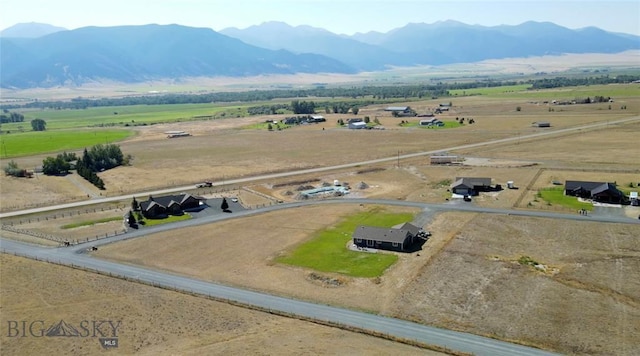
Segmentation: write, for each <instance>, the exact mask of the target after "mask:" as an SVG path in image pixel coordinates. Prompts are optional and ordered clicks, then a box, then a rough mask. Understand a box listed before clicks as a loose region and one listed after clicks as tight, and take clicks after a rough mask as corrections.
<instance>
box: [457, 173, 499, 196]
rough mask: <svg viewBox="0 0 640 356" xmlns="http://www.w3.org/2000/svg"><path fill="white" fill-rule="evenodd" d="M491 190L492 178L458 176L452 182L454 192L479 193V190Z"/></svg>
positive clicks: (464, 193)
mask: <svg viewBox="0 0 640 356" xmlns="http://www.w3.org/2000/svg"><path fill="white" fill-rule="evenodd" d="M489 190H491V178H477V177H456V180H455V182H453V184H451V191H452V192H453V194H460V195H478V193H479V192H486V191H489Z"/></svg>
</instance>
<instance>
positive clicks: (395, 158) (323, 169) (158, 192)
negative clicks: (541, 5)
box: [0, 116, 640, 219]
mask: <svg viewBox="0 0 640 356" xmlns="http://www.w3.org/2000/svg"><path fill="white" fill-rule="evenodd" d="M637 121H640V116H633V117H628V118H624V119H619V120H615V121H607V122H600V123H594V124H588V125H581V126H575V127H569V128H565V129H559V130H555V131H545V132H538V133H534V134H530V135H525V136H516V137H508V138H503V139H498V140H491V141H485V142H478V143H472V144H465V145H460V146H454V147H446V148H445V147H443V148H440V149H436V150H430V151H422V152H417V153H410V154H405V155H396V156H393V157H386V158H379V159H375V160H369V161H361V162H353V163H346V164H341V165H335V166H328V167H319V168H311V169H303V170H297V171H290V172H282V173H273V174H265V175H260V176H253V177H246V178H238V179H232V180H225V181H223V182H213V186H221V185H223V184H243V183H248V182H253V181H259V180H266V179H275V178H283V177H290V176H296V175H302V174H311V173H321V172H328V171H334V170H339V169H344V168H353V167H357V166H366V165H373V164H379V163H386V162H395V161H399V160H401V159H407V158H416V157H422V156H425V155H430V154H434V153H438V152H442V151H449V152H452V151H457V150H464V149H470V148H477V147H484V146H489V145H495V144H503V143H509V142H514V141H515V142H518V141H521V140H523V139H536V138H541V137H546V136H552V135H559V134H566V133H571V132H573V131H579V130H587V129H595V128H599V127H603V126H605V127H606V126H609V125H614V124H625V123H630V122H637ZM189 189H193V186H192V185H190V186H183V187H177V188H168V189H162V190H156V191H152V192H140V193H137V194H128V195H122V196H116V197H110V198H102V199H94V200H87V201H80V202H75V203H67V204H61V205H54V206H48V207H41V208H34V209H27V210H20V211H13V212H7V213H2V214H0V219H2V218H6V217H12V216H19V215H26V214H33V213H41V212H46V211H51V210H58V209H65V208H75V207H80V206H86V205H92V204H99V203H105V202H114V201H121V200H128V199H133V197H134V196H140V195H162V194H170V193H176V192H180V191H184V190H189Z"/></svg>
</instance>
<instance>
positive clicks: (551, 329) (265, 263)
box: [96, 205, 640, 355]
mask: <svg viewBox="0 0 640 356" xmlns="http://www.w3.org/2000/svg"><path fill="white" fill-rule="evenodd" d="M366 208H367V207H364V208H363V207H360V206H357V205H354V206H336V207H331V208H330V209H328V208H327V207H309V208H298V209H295V210H293V211H287V212H277V213H268V214H264V215H263V216H260V217H257V218H246V219H239V220H231V221H227V222H224V223H217V224H215V227H214V228H213V227H212V226H202V227H194V228H189V229H184V230H181V231H180V232H179V233H175V232H168V233H162V234H157V235H153V236H151V237H149V238H145V239H137V240H129V241H126V242H121V243H118V244H113V245H108V246H105V247H103V248H101V249H100V251H98V252H97V253H96V255H97V256H98V257H101V258H107V259H113V260H116V261H120V262H123V263H133V264H139V265H143V266H147V267H152V268H157V269H161V270H166V271H171V272H174V273H179V274H184V275H189V276H195V277H198V278H201V279H203V280H209V281H216V282H220V283H224V284H229V285H235V286H239V287H245V288H250V289H258V290H262V291H266V292H269V293H273V294H278V295H286V296H292V297H295V298H300V299H303V300H313V301H317V302H321V303H328V304H333V305H339V306H345V307H350V308H355V309H361V310H367V311H371V312H376V313H381V314H385V315H391V316H396V317H400V318H406V319H409V320H415V321H419V322H423V323H427V324H431V325H437V326H441V327H445V328H452V329H457V330H462V331H467V332H472V333H477V334H482V335H487V336H491V337H496V338H500V339H506V340H512V341H515V342H520V343H525V344H530V345H533V346H536V347H541V348H545V349H550V350H554V351H558V352H562V353H577V354H581V353H590V354H602V355H606V354H612V353H615V354H619V355H634V354H636V353H637V352H638V351H640V350H638V348H637V345H638V342H639V341H640V339H639V338H638V335H640V334H639V333H638V331H640V299H639V298H638V295H640V284H639V283H638V282H637V281H638V280H639V279H638V278H637V277H638V271H640V248H639V246H640V245H639V244H638V237H640V234H638V232H637V228H636V226H633V225H628V226H624V225H615V224H598V223H583V222H568V221H558V220H550V219H534V218H530V219H527V218H515V217H507V216H486V215H478V214H468V213H445V214H440V215H437V216H434V217H431V222H430V223H429V224H427V225H426V226H425V228H426V229H428V230H429V231H431V232H432V233H433V238H432V239H431V240H429V241H428V242H427V243H426V244H425V245H424V246H423V249H422V251H419V252H417V253H413V254H400V259H399V261H398V262H397V263H396V264H395V265H393V266H392V267H391V268H390V269H389V270H388V271H386V272H385V274H384V275H383V276H382V277H381V278H374V279H367V278H351V277H347V276H343V275H338V274H327V273H325V274H323V275H325V276H327V277H331V278H337V279H339V280H340V281H341V283H342V284H341V285H340V286H339V287H335V286H327V285H323V284H320V283H318V282H317V281H315V280H314V279H311V278H309V275H310V273H311V272H313V271H310V270H306V269H302V268H294V267H289V266H283V265H279V264H275V263H273V259H274V258H275V257H277V256H279V255H280V254H282V253H285V252H286V251H287V250H288V249H290V248H292V247H293V246H295V245H297V244H299V243H302V242H304V241H305V240H306V239H308V238H309V236H310V235H311V234H312V233H313V232H314V231H316V230H319V229H322V228H328V227H330V226H332V225H333V224H335V222H336V221H337V220H338V219H339V217H340V216H342V215H345V214H349V213H352V212H354V211H360V210H361V209H366ZM389 209H395V208H389ZM257 232H258V233H257ZM249 240H250V241H251V242H250V243H248V242H246V241H249ZM153 246H156V247H153ZM255 246H260V248H255ZM522 256H530V257H532V258H533V259H534V260H536V261H538V262H539V263H541V264H543V265H545V268H546V272H541V271H538V270H535V269H533V268H532V267H528V266H521V265H519V264H518V263H517V262H516V261H517V260H518V259H519V258H520V257H522ZM212 261H214V262H212ZM315 273H316V274H317V273H318V272H315ZM374 296H375V297H374ZM587 311H588V312H587Z"/></svg>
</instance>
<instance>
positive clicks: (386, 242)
mask: <svg viewBox="0 0 640 356" xmlns="http://www.w3.org/2000/svg"><path fill="white" fill-rule="evenodd" d="M421 233H422V229H421V228H419V227H417V226H415V225H413V224H410V223H404V224H400V225H397V226H394V227H391V228H386V227H373V226H364V225H360V226H358V227H357V228H356V230H355V231H354V232H353V235H352V238H353V244H354V245H356V246H358V247H363V248H375V249H384V250H392V251H407V250H411V248H412V247H413V246H414V245H415V244H416V243H417V242H418V241H419V239H420V235H421Z"/></svg>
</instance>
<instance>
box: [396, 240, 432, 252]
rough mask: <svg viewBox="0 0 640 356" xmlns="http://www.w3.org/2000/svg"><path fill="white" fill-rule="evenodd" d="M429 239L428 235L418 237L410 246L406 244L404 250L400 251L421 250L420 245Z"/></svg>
mask: <svg viewBox="0 0 640 356" xmlns="http://www.w3.org/2000/svg"><path fill="white" fill-rule="evenodd" d="M427 241H429V238H428V237H421V238H418V239H417V240H416V241H415V242H414V243H413V244H412V245H411V246H407V248H406V249H404V251H402V252H406V253H413V252H418V251H422V246H423V245H424V244H425V243H426V242H427Z"/></svg>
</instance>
